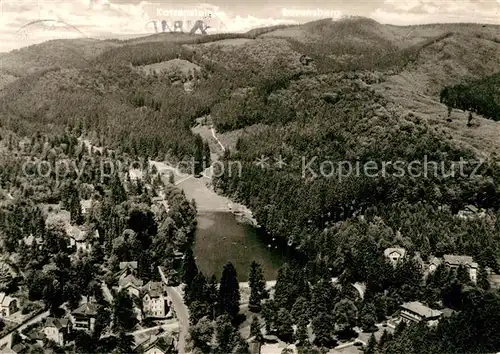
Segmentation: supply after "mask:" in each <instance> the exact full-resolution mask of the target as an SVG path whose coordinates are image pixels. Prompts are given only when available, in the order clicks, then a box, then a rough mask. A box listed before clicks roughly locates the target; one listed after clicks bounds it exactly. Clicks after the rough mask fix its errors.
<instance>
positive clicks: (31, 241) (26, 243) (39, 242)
mask: <svg viewBox="0 0 500 354" xmlns="http://www.w3.org/2000/svg"><path fill="white" fill-rule="evenodd" d="M18 243H19V246H23V245H24V246H28V247H31V246H32V245H33V244H35V243H36V245H37V246H38V249H39V250H41V249H42V247H43V246H42V245H43V239H42V238H41V237H35V236H33V235H32V234H30V235H29V236H25V237H24V238H23V239H22V240H19V241H18Z"/></svg>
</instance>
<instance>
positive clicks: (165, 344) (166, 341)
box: [136, 333, 177, 354]
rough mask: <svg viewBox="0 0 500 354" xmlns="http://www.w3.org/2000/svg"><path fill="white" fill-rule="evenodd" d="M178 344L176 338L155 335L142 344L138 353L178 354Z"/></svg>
mask: <svg viewBox="0 0 500 354" xmlns="http://www.w3.org/2000/svg"><path fill="white" fill-rule="evenodd" d="M176 348H177V343H176V341H175V338H174V337H172V336H170V335H168V334H167V333H158V334H153V335H151V336H150V337H149V338H147V339H146V340H145V341H143V342H142V343H140V344H139V345H138V346H137V348H136V351H137V352H139V353H144V354H170V353H176V352H177V350H176Z"/></svg>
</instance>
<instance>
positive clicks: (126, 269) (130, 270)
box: [116, 261, 137, 279]
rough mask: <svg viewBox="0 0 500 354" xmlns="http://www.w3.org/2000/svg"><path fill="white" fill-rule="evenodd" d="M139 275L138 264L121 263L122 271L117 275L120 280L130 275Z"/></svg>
mask: <svg viewBox="0 0 500 354" xmlns="http://www.w3.org/2000/svg"><path fill="white" fill-rule="evenodd" d="M136 273H137V262H136V261H132V262H120V271H119V272H118V273H117V274H116V276H117V277H118V278H119V279H122V278H125V277H126V276H127V275H129V274H136Z"/></svg>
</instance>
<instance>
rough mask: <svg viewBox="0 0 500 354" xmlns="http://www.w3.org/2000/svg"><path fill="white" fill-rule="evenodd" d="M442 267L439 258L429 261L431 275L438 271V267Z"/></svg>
mask: <svg viewBox="0 0 500 354" xmlns="http://www.w3.org/2000/svg"><path fill="white" fill-rule="evenodd" d="M440 265H441V260H440V259H439V258H437V257H432V258H431V259H430V261H429V265H428V268H427V269H428V271H429V273H434V272H435V271H436V269H437V267H439V266H440Z"/></svg>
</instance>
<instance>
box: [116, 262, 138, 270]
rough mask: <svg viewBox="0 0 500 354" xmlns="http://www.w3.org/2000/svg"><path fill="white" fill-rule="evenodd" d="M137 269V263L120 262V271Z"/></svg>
mask: <svg viewBox="0 0 500 354" xmlns="http://www.w3.org/2000/svg"><path fill="white" fill-rule="evenodd" d="M126 268H130V269H137V261H133V262H120V269H126Z"/></svg>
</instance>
